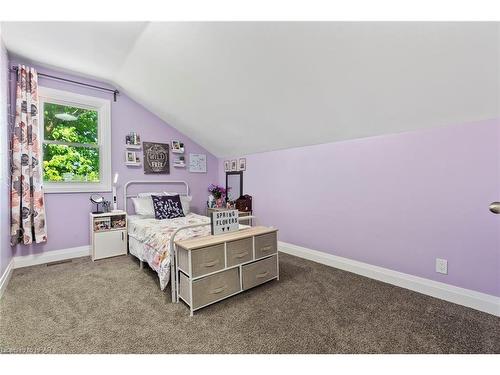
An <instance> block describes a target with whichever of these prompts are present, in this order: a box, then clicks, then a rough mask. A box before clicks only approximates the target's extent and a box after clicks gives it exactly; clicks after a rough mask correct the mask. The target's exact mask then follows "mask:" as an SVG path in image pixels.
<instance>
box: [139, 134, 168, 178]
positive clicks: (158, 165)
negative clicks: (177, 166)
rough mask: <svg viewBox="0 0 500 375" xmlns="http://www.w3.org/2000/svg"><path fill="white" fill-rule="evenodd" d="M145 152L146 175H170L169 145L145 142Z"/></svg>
mask: <svg viewBox="0 0 500 375" xmlns="http://www.w3.org/2000/svg"><path fill="white" fill-rule="evenodd" d="M143 151H144V173H146V174H154V173H161V174H169V173H170V160H169V154H168V144H167V143H154V142H143Z"/></svg>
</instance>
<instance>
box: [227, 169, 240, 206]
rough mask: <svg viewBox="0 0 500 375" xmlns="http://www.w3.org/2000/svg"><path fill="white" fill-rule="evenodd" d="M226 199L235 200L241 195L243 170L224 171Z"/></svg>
mask: <svg viewBox="0 0 500 375" xmlns="http://www.w3.org/2000/svg"><path fill="white" fill-rule="evenodd" d="M226 191H227V192H228V193H227V198H226V200H227V201H235V200H236V199H238V198H239V197H241V196H242V195H243V172H226Z"/></svg>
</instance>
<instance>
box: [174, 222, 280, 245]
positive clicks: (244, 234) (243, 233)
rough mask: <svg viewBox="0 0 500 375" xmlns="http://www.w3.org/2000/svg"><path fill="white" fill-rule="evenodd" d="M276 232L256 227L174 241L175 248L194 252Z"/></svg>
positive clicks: (275, 230) (271, 229) (274, 229)
mask: <svg viewBox="0 0 500 375" xmlns="http://www.w3.org/2000/svg"><path fill="white" fill-rule="evenodd" d="M277 231H278V229H277V228H268V227H262V226H258V227H251V228H245V229H240V230H239V231H237V232H231V233H227V234H218V235H216V236H213V235H210V236H204V237H195V238H191V239H189V240H181V241H175V244H176V245H177V246H180V247H182V248H184V249H186V250H195V249H199V248H201V247H206V246H211V245H218V244H221V243H224V242H229V241H237V240H241V239H243V238H248V237H253V236H260V235H261V234H267V233H273V232H277Z"/></svg>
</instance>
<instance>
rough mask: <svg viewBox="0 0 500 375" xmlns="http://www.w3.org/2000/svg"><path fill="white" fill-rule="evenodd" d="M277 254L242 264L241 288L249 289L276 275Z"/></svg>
mask: <svg viewBox="0 0 500 375" xmlns="http://www.w3.org/2000/svg"><path fill="white" fill-rule="evenodd" d="M277 261H278V259H277V255H274V256H272V257H269V258H266V259H262V260H258V261H257V262H253V263H250V264H245V265H244V266H242V267H241V268H242V271H243V272H242V277H243V289H250V288H253V287H254V286H257V285H260V284H263V283H265V282H266V281H269V280H271V279H273V278H275V277H276V276H277V275H278V263H277Z"/></svg>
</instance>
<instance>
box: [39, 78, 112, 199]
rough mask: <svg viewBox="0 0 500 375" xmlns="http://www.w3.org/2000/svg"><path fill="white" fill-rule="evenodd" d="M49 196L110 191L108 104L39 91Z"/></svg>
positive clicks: (44, 160) (45, 187) (47, 89)
mask: <svg viewBox="0 0 500 375" xmlns="http://www.w3.org/2000/svg"><path fill="white" fill-rule="evenodd" d="M39 91H40V94H39V96H40V107H41V108H40V139H41V140H42V152H43V167H42V171H43V180H44V190H45V192H47V193H65V192H95V191H110V190H111V144H110V142H111V137H110V135H111V119H110V102H109V100H105V99H101V98H95V97H91V96H85V95H79V94H73V93H71V92H66V91H60V90H54V89H49V88H46V87H40V90H39Z"/></svg>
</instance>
